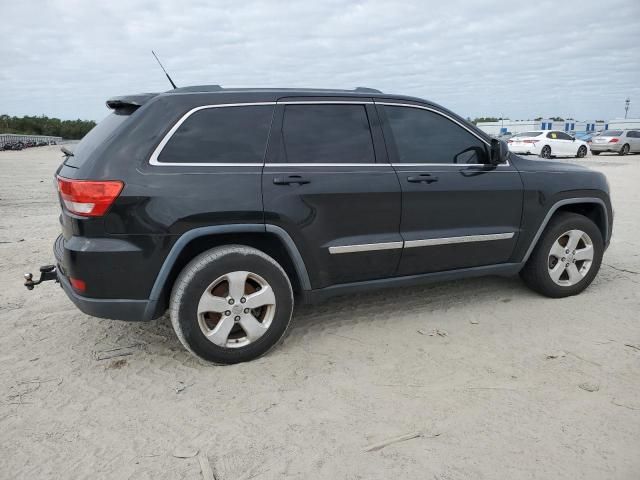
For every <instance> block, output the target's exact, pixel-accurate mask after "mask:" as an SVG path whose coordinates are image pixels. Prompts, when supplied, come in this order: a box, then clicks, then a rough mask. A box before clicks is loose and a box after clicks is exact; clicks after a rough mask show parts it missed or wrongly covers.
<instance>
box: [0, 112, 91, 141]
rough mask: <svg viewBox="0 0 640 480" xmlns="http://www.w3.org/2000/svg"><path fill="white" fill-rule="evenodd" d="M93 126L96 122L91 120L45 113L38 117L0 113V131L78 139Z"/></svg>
mask: <svg viewBox="0 0 640 480" xmlns="http://www.w3.org/2000/svg"><path fill="white" fill-rule="evenodd" d="M95 126H96V122H94V121H93V120H80V119H78V120H60V119H59V118H49V117H47V116H45V115H42V116H40V117H30V116H24V117H11V116H9V115H0V133H16V134H21V135H51V136H53V137H62V138H68V139H70V140H79V139H81V138H82V137H84V136H85V135H86V134H87V133H88V132H89V130H91V129H92V128H93V127H95Z"/></svg>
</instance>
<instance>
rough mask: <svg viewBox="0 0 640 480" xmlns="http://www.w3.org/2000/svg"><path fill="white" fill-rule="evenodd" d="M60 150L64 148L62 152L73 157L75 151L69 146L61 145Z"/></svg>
mask: <svg viewBox="0 0 640 480" xmlns="http://www.w3.org/2000/svg"><path fill="white" fill-rule="evenodd" d="M60 150H62V153H64V156H65V157H73V152H72V151H71V150H69V149H68V148H67V147H60Z"/></svg>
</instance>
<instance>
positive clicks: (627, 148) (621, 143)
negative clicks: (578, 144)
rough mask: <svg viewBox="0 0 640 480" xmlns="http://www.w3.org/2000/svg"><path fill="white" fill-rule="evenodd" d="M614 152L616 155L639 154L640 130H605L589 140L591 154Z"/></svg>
mask: <svg viewBox="0 0 640 480" xmlns="http://www.w3.org/2000/svg"><path fill="white" fill-rule="evenodd" d="M601 152H615V153H617V154H618V155H626V154H627V153H632V152H640V130H605V131H604V132H602V133H601V134H600V135H598V136H596V137H593V139H592V140H591V153H592V154H594V155H600V153H601Z"/></svg>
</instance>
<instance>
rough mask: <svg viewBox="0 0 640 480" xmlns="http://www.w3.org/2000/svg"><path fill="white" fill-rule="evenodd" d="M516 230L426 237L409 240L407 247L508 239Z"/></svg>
mask: <svg viewBox="0 0 640 480" xmlns="http://www.w3.org/2000/svg"><path fill="white" fill-rule="evenodd" d="M514 235H515V232H505V233H489V234H483V235H463V236H460V237H441V238H425V239H422V240H407V241H405V242H404V247H405V248H415V247H432V246H434V245H453V244H456V243H470V242H488V241H492V240H508V239H510V238H513V236H514Z"/></svg>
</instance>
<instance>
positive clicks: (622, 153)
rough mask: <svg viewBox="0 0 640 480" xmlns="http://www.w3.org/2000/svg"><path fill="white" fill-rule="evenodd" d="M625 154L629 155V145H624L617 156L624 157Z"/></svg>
mask: <svg viewBox="0 0 640 480" xmlns="http://www.w3.org/2000/svg"><path fill="white" fill-rule="evenodd" d="M627 153H629V144H628V143H625V144H624V145H623V146H622V148H621V149H620V151H619V152H618V155H626V154H627Z"/></svg>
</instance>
